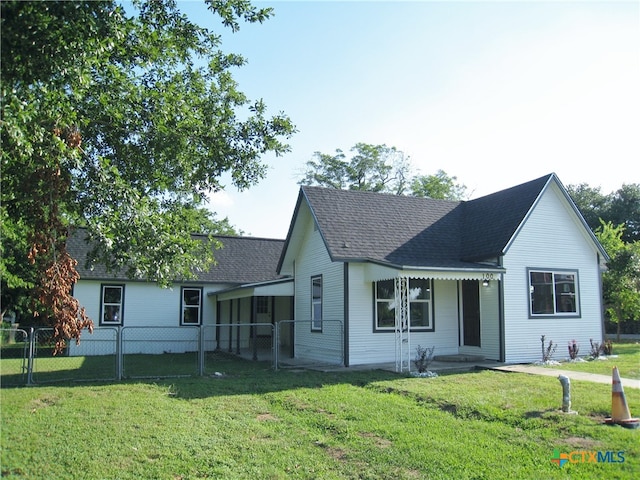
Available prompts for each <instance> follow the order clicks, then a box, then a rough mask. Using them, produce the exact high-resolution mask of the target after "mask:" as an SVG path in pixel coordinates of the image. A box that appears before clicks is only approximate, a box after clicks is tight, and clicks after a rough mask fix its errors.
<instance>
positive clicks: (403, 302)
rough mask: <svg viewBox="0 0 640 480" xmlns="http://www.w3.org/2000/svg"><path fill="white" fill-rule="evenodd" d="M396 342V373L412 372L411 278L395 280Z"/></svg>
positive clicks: (400, 277) (397, 278)
mask: <svg viewBox="0 0 640 480" xmlns="http://www.w3.org/2000/svg"><path fill="white" fill-rule="evenodd" d="M395 341H396V372H398V373H402V372H405V371H406V372H409V371H411V318H410V308H409V278H407V277H404V276H398V277H396V279H395Z"/></svg>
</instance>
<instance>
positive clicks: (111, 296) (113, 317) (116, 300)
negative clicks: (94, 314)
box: [100, 285, 124, 325]
mask: <svg viewBox="0 0 640 480" xmlns="http://www.w3.org/2000/svg"><path fill="white" fill-rule="evenodd" d="M100 296H101V301H100V303H101V312H100V324H101V325H122V314H123V312H124V285H102V288H101V292H100Z"/></svg>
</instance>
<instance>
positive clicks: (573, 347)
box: [568, 340, 580, 360]
mask: <svg viewBox="0 0 640 480" xmlns="http://www.w3.org/2000/svg"><path fill="white" fill-rule="evenodd" d="M568 348H569V358H570V359H571V360H575V359H576V358H578V352H579V351H580V346H579V345H578V342H576V341H575V340H571V341H570V342H569V347H568Z"/></svg>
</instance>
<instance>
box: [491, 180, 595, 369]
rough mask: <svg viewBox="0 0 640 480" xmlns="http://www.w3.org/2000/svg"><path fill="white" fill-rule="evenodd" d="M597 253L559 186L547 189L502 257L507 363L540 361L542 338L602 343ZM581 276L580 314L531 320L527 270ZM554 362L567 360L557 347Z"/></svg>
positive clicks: (561, 343) (585, 343) (587, 343)
mask: <svg viewBox="0 0 640 480" xmlns="http://www.w3.org/2000/svg"><path fill="white" fill-rule="evenodd" d="M597 253H598V252H597V250H596V248H595V245H594V244H593V243H592V242H591V241H590V239H589V237H588V236H587V234H586V233H585V230H584V227H583V225H582V224H581V223H579V219H578V217H576V216H575V214H574V212H573V210H571V208H570V206H569V205H568V204H567V202H566V201H565V199H564V196H563V195H562V193H561V192H560V191H559V189H558V187H557V186H556V185H555V184H551V185H550V188H549V189H547V190H546V191H545V193H544V194H543V196H542V197H541V198H540V201H539V202H538V204H537V206H536V208H535V209H534V210H533V212H532V213H531V215H530V216H529V218H528V219H527V220H526V222H525V224H524V225H523V227H522V229H521V230H520V232H519V233H518V235H517V237H516V238H515V240H514V242H513V244H512V245H511V246H510V248H509V250H508V252H507V254H506V255H505V257H504V267H506V269H507V273H506V275H504V277H503V279H504V280H503V281H504V316H505V338H504V342H505V350H506V352H505V355H506V358H505V361H507V362H531V361H536V360H540V357H541V351H540V346H541V342H540V337H541V336H542V335H545V337H546V340H547V342H548V341H549V340H552V341H553V342H554V343H557V344H558V345H561V346H564V345H566V344H567V342H568V341H569V340H572V339H574V338H575V339H576V340H578V342H579V343H580V344H581V345H585V346H586V345H589V339H590V338H593V339H594V340H598V341H600V340H601V339H602V317H601V302H600V284H599V268H598V264H597ZM530 269H535V270H546V271H561V270H568V271H571V272H577V274H578V279H579V296H580V298H579V302H580V315H579V316H576V315H571V316H570V317H567V318H564V317H562V318H558V317H545V318H530V314H529V303H530V285H529V273H528V272H529V270H530ZM556 356H557V358H556V359H563V358H564V357H565V356H566V354H565V351H564V349H558V351H557V352H556Z"/></svg>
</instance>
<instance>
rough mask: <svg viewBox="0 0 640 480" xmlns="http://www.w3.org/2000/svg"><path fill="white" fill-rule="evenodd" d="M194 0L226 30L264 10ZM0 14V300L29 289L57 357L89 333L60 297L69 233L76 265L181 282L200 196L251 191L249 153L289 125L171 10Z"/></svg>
mask: <svg viewBox="0 0 640 480" xmlns="http://www.w3.org/2000/svg"><path fill="white" fill-rule="evenodd" d="M206 3H207V4H208V8H209V10H210V11H211V12H212V15H217V16H218V17H219V18H220V19H221V21H222V24H223V25H226V26H227V27H229V28H231V29H232V30H234V31H236V30H238V29H239V28H240V22H242V21H248V22H262V21H264V20H266V19H267V18H268V17H269V16H270V15H271V14H272V11H271V9H258V8H256V7H254V6H252V5H251V4H250V2H248V1H246V0H206ZM0 8H1V22H2V23H1V29H2V36H1V37H2V48H1V55H2V58H1V62H2V63H1V64H2V86H1V89H0V101H1V107H2V123H1V124H0V127H1V128H0V134H1V140H2V156H1V165H2V193H1V195H2V197H1V204H0V217H1V219H2V232H1V233H2V240H3V246H2V263H1V264H0V268H1V269H2V270H1V271H2V288H3V291H4V290H5V289H27V288H29V287H35V292H33V293H32V297H33V298H34V299H35V302H34V304H33V309H34V311H35V312H36V313H38V314H40V315H41V316H42V317H44V318H46V319H49V321H50V322H51V323H52V324H53V325H54V327H55V335H56V339H57V340H58V343H59V346H62V345H63V344H64V341H65V339H69V338H79V335H80V332H81V330H82V329H83V328H85V327H90V326H91V321H90V319H88V318H87V317H86V315H85V313H84V310H83V309H82V308H81V306H79V305H78V304H77V302H76V301H75V299H73V297H71V295H70V292H71V286H72V284H73V282H75V281H77V279H78V274H77V271H76V269H75V265H76V262H75V259H72V258H71V257H70V256H69V254H68V253H67V251H66V243H65V241H66V238H67V235H68V232H69V228H70V227H72V226H74V225H79V226H83V227H86V229H87V232H88V235H89V238H90V240H91V242H92V245H93V246H94V248H93V249H92V252H91V257H92V260H93V261H96V262H101V263H104V264H105V265H107V267H108V268H110V269H111V270H114V271H115V270H123V271H125V272H126V273H128V274H129V276H131V277H135V278H141V279H145V280H153V281H158V282H159V283H160V284H163V285H166V284H169V283H170V282H172V281H174V280H176V279H180V278H192V277H193V276H194V275H195V274H197V272H198V271H200V270H202V269H203V268H206V267H207V266H208V265H209V264H210V263H211V262H212V261H213V254H212V248H211V245H208V244H205V243H203V242H201V241H198V240H195V239H193V238H192V236H191V234H192V233H194V232H198V233H205V234H213V233H216V231H217V230H218V226H219V224H218V222H217V221H216V219H215V216H214V215H213V214H211V213H210V211H209V210H208V209H207V208H206V207H207V205H206V199H207V196H208V195H209V194H210V193H211V192H212V191H216V190H218V189H220V188H223V185H222V184H221V183H220V177H221V175H222V174H223V173H225V172H230V174H231V178H232V179H233V180H232V181H233V184H234V185H235V186H236V187H237V188H240V189H244V188H247V187H249V186H251V185H253V184H255V183H256V182H257V181H258V180H260V179H261V178H263V177H264V175H265V172H266V168H265V165H264V164H263V163H262V161H261V158H262V156H263V154H266V153H267V152H273V153H275V154H276V155H280V154H282V153H284V152H286V151H287V150H288V146H287V144H286V143H285V142H286V140H287V138H288V137H289V136H290V135H291V134H292V133H293V132H294V127H293V125H292V123H291V121H290V119H289V118H288V117H287V116H286V115H285V114H283V113H279V114H276V115H270V114H268V113H267V109H266V106H265V104H264V103H263V102H262V101H261V100H259V101H251V100H250V99H248V98H247V97H246V96H245V95H244V94H243V93H242V92H241V91H240V90H239V89H238V85H237V84H236V82H235V81H234V80H233V77H232V75H231V70H232V69H233V68H236V67H240V66H242V65H243V64H244V62H245V60H244V59H243V58H242V57H240V56H238V55H234V54H230V53H224V52H223V51H222V49H221V42H220V36H219V35H216V34H214V33H213V32H211V31H209V30H208V29H205V28H202V27H201V26H199V25H197V24H196V23H194V22H193V21H191V20H190V19H189V18H187V16H186V15H184V14H183V13H181V12H180V10H179V6H178V5H177V4H176V2H175V1H163V2H160V1H134V2H133V4H131V5H130V7H128V8H130V11H125V9H124V7H123V6H122V5H119V4H118V3H116V2H115V1H109V0H107V1H75V2H65V1H62V2H19V1H3V2H1V4H0ZM221 28H224V27H221ZM222 227H223V228H227V227H228V224H227V225H222ZM5 242H6V243H5ZM25 265H30V267H26V266H25ZM6 298H8V297H6V296H5V295H3V301H5V299H6ZM4 308H6V307H5V306H4V305H3V309H4Z"/></svg>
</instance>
